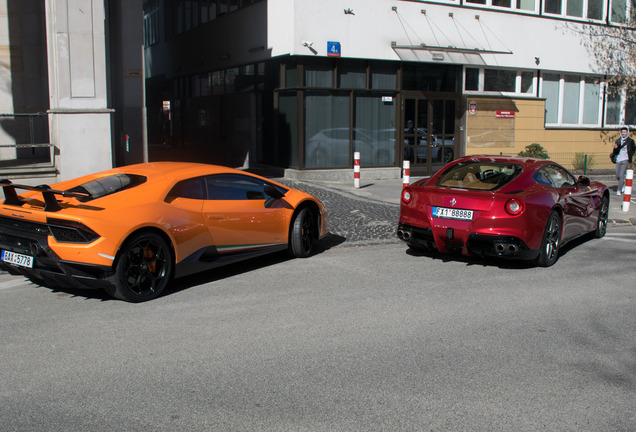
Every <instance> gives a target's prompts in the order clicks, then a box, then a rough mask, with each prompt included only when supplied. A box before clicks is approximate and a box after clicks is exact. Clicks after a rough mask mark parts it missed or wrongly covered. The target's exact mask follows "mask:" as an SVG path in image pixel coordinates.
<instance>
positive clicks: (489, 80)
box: [484, 69, 517, 93]
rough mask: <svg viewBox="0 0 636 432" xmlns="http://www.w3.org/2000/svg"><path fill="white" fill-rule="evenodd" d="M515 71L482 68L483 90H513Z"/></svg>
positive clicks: (504, 91) (506, 91)
mask: <svg viewBox="0 0 636 432" xmlns="http://www.w3.org/2000/svg"><path fill="white" fill-rule="evenodd" d="M516 78H517V72H516V71H510V70H500V69H485V70H484V91H487V92H489V91H496V92H503V93H514V92H515V81H516Z"/></svg>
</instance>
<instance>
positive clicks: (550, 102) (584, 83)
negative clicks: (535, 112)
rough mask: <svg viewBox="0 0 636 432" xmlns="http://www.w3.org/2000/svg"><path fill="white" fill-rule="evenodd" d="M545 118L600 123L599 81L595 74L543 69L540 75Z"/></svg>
mask: <svg viewBox="0 0 636 432" xmlns="http://www.w3.org/2000/svg"><path fill="white" fill-rule="evenodd" d="M541 82H542V85H541V88H542V91H541V96H542V97H543V98H545V110H546V114H545V122H546V124H551V125H564V126H572V125H575V126H599V125H600V124H601V115H600V113H601V95H602V92H601V90H602V84H601V82H600V81H599V80H598V79H597V78H594V77H588V76H580V75H570V74H557V73H545V74H543V76H542V78H541Z"/></svg>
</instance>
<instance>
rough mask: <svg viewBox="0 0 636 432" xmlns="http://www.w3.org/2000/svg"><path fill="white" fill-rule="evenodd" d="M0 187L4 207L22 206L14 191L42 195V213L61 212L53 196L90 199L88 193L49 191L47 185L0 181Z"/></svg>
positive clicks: (49, 188)
mask: <svg viewBox="0 0 636 432" xmlns="http://www.w3.org/2000/svg"><path fill="white" fill-rule="evenodd" d="M0 186H2V191H3V192H4V204H6V205H13V206H18V207H20V206H22V205H23V204H24V201H22V200H21V199H20V197H19V196H18V194H17V192H16V191H15V190H16V189H25V190H29V191H34V192H40V193H42V197H43V198H44V211H47V212H56V211H60V210H62V207H61V206H60V204H59V203H58V202H57V198H55V195H61V196H64V197H75V198H84V199H86V198H89V199H90V198H92V197H91V194H89V193H82V192H69V191H61V190H56V189H51V187H50V186H48V185H40V186H27V185H22V184H14V183H11V180H0Z"/></svg>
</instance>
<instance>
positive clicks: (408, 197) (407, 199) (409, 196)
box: [402, 187, 413, 204]
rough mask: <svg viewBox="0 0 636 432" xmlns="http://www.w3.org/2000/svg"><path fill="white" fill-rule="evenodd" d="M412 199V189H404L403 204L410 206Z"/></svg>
mask: <svg viewBox="0 0 636 432" xmlns="http://www.w3.org/2000/svg"><path fill="white" fill-rule="evenodd" d="M412 199H413V192H412V191H411V188H408V187H405V188H404V189H402V202H403V203H404V204H408V203H410V202H411V200H412Z"/></svg>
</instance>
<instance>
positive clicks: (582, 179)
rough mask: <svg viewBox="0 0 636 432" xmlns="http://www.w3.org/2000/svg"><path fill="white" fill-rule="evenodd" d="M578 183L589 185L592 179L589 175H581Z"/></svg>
mask: <svg viewBox="0 0 636 432" xmlns="http://www.w3.org/2000/svg"><path fill="white" fill-rule="evenodd" d="M576 184H577V185H579V186H589V185H590V179H589V177H585V176H579V179H578V180H577V181H576Z"/></svg>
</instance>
